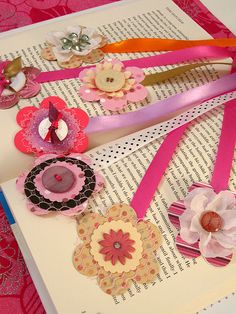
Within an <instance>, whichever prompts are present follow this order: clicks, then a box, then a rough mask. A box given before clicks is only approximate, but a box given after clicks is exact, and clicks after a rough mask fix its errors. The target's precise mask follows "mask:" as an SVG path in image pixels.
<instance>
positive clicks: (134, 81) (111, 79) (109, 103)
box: [79, 59, 147, 111]
mask: <svg viewBox="0 0 236 314" xmlns="http://www.w3.org/2000/svg"><path fill="white" fill-rule="evenodd" d="M144 77H145V75H144V73H143V71H142V70H141V69H139V68H137V67H127V68H125V66H124V64H123V63H122V62H120V61H119V60H118V59H113V60H111V61H108V60H106V61H104V62H102V63H100V64H98V65H96V67H94V68H90V69H85V70H83V71H81V72H80V75H79V78H80V79H81V81H82V82H83V85H82V86H81V87H80V89H79V94H80V96H81V98H82V99H83V100H86V101H100V103H101V104H102V106H103V107H104V108H105V109H108V110H111V111H117V110H120V109H122V108H123V107H124V106H126V105H127V103H128V102H137V101H141V100H143V99H144V98H145V97H146V96H147V89H146V88H145V87H144V86H143V85H141V84H140V82H142V81H143V79H144Z"/></svg>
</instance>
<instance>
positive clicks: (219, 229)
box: [168, 183, 236, 266]
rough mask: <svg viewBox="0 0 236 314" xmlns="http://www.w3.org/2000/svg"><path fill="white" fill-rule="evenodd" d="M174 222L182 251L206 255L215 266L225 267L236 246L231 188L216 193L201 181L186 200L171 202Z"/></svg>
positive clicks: (235, 204) (235, 205)
mask: <svg viewBox="0 0 236 314" xmlns="http://www.w3.org/2000/svg"><path fill="white" fill-rule="evenodd" d="M168 212H169V218H170V221H171V222H172V223H173V224H174V225H175V227H176V228H177V229H178V231H179V234H178V236H177V238H176V245H177V248H178V250H179V251H180V253H181V254H183V255H185V256H187V257H192V258H196V257H198V256H200V255H202V256H203V257H204V258H205V259H206V260H207V261H208V262H209V263H210V264H212V265H214V266H225V265H227V264H228V263H229V262H230V260H231V258H232V253H233V250H234V248H235V247H236V199H235V194H234V193H233V192H231V191H221V192H219V193H218V194H217V193H215V192H214V190H213V188H212V187H211V186H209V185H205V184H202V183H197V184H195V185H193V187H192V188H191V191H190V193H189V194H188V195H187V197H186V198H185V199H184V201H179V202H176V203H174V204H172V205H171V207H170V208H169V210H168Z"/></svg>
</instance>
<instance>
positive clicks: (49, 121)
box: [15, 96, 89, 155]
mask: <svg viewBox="0 0 236 314" xmlns="http://www.w3.org/2000/svg"><path fill="white" fill-rule="evenodd" d="M16 120H17V123H18V124H19V126H20V127H21V128H22V130H21V131H19V132H18V133H17V134H16V135H15V145H16V147H17V148H18V149H19V150H20V151H22V152H23V153H35V154H36V155H40V154H42V153H56V154H68V153H81V152H84V151H85V150H86V148H87V146H88V139H87V136H86V134H85V133H84V132H83V129H84V128H85V127H86V126H87V124H88V121H89V118H88V115H87V114H86V112H84V111H83V110H82V109H79V108H70V109H69V108H67V106H66V103H65V102H64V101H63V100H62V99H61V98H59V97H56V96H51V97H47V98H45V99H44V100H43V101H42V102H41V104H40V107H39V108H36V107H25V108H23V109H21V110H20V111H19V112H18V114H17V117H16Z"/></svg>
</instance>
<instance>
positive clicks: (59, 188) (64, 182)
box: [42, 166, 75, 193]
mask: <svg viewBox="0 0 236 314" xmlns="http://www.w3.org/2000/svg"><path fill="white" fill-rule="evenodd" d="M42 183H43V186H44V187H45V188H46V189H47V190H48V191H50V192H53V193H65V192H68V191H69V190H70V189H71V188H72V186H73V185H74V183H75V176H74V174H73V172H72V171H71V170H69V169H67V168H66V167H63V166H54V167H53V166H52V167H50V168H49V169H47V170H46V171H45V172H44V174H43V176H42Z"/></svg>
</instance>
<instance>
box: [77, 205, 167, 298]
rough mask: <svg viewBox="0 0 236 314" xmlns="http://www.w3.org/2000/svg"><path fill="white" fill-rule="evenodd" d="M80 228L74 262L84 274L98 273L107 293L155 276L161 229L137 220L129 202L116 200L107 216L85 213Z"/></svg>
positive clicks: (96, 274) (143, 281)
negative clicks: (120, 202) (81, 242)
mask: <svg viewBox="0 0 236 314" xmlns="http://www.w3.org/2000/svg"><path fill="white" fill-rule="evenodd" d="M77 231H78V235H79V238H80V239H81V240H82V241H83V244H79V245H78V246H77V248H76V249H75V252H74V255H73V263H74V266H75V268H76V269H77V271H78V272H80V273H81V274H83V275H86V276H89V277H94V276H97V282H98V285H99V287H100V288H101V289H102V290H103V291H104V292H105V293H107V294H110V295H119V294H122V293H125V292H126V291H127V290H128V289H129V287H130V286H131V284H132V280H135V281H137V282H138V283H148V282H152V281H154V280H155V278H156V276H157V274H158V272H159V265H158V263H157V261H156V259H155V255H154V252H155V251H156V250H157V249H158V248H159V247H160V244H161V235H160V232H159V230H158V229H157V227H156V226H155V225H153V224H152V223H150V222H148V221H137V216H136V213H135V211H134V210H133V209H132V208H131V207H130V206H128V205H126V204H115V205H114V206H112V207H111V208H110V209H108V210H107V212H106V215H105V216H101V215H99V214H97V213H88V214H85V216H84V217H82V218H81V219H80V220H79V221H78V226H77Z"/></svg>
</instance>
